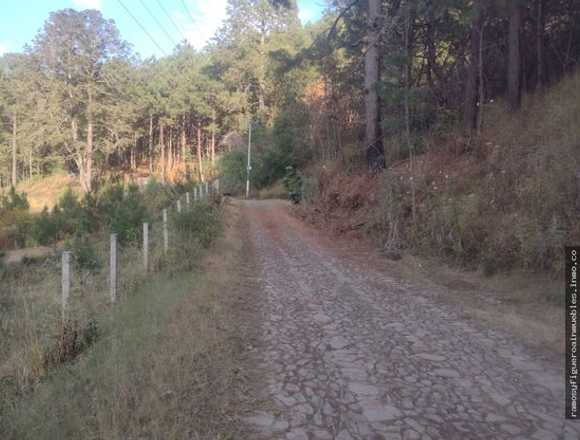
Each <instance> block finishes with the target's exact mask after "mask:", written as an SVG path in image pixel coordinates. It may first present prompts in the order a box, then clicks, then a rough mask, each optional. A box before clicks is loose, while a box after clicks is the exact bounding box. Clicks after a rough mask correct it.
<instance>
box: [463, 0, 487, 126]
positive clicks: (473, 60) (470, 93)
mask: <svg viewBox="0 0 580 440" xmlns="http://www.w3.org/2000/svg"><path fill="white" fill-rule="evenodd" d="M482 26H483V10H482V6H481V4H480V1H476V2H475V3H474V5H473V19H472V21H471V33H470V42H471V53H470V55H471V57H470V60H469V66H468V70H467V81H466V83H465V101H464V106H463V126H464V127H465V129H466V130H468V131H471V130H473V129H474V128H476V123H477V104H478V92H477V76H478V62H477V58H478V55H479V42H480V34H481V28H482Z"/></svg>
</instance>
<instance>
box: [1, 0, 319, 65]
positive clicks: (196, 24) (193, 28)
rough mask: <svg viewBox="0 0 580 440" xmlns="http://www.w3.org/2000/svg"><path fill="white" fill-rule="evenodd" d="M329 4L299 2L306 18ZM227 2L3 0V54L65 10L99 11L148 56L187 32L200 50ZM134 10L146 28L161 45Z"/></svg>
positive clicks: (169, 46)
mask: <svg viewBox="0 0 580 440" xmlns="http://www.w3.org/2000/svg"><path fill="white" fill-rule="evenodd" d="M324 2H325V0H298V8H299V16H300V19H301V21H302V22H303V23H307V22H309V21H316V20H317V19H318V18H319V17H320V16H321V14H322V11H323V10H324V8H325V5H324ZM123 4H124V5H125V6H126V7H127V9H128V10H129V12H127V11H126V10H125V9H124V8H123V6H122V5H123ZM226 4H227V0H28V1H11V0H9V1H5V2H3V4H2V14H1V15H0V55H2V54H3V53H6V52H20V51H22V50H23V48H24V45H25V44H27V43H30V42H31V41H32V39H33V38H34V36H35V35H36V34H37V32H38V31H39V30H40V28H41V27H42V25H43V23H44V21H45V20H46V18H48V14H49V12H51V11H55V10H58V9H65V8H74V9H78V10H82V9H99V10H100V11H101V12H102V14H103V16H104V17H105V18H108V19H109V18H112V19H113V20H115V23H116V24H117V27H118V28H119V31H120V32H121V36H122V37H123V39H124V40H126V41H128V42H129V43H131V44H132V45H133V47H134V49H135V51H136V52H138V53H139V54H140V55H141V56H142V57H143V58H146V57H149V56H151V55H155V56H157V57H160V56H163V55H164V53H165V54H170V53H171V52H172V49H173V47H174V42H179V41H180V40H182V38H183V37H182V36H185V37H186V38H187V39H188V41H189V42H190V43H191V44H192V45H193V46H195V47H197V48H201V47H203V46H204V45H205V44H206V43H207V41H208V40H209V39H210V38H211V37H212V36H213V35H214V33H215V31H216V30H217V29H218V28H219V26H220V25H221V23H222V20H223V19H224V18H225V14H226ZM144 5H145V6H144ZM160 5H162V6H163V9H165V11H167V13H168V15H169V17H171V19H170V18H169V17H168V16H167V15H166V14H165V12H164V10H163V9H162V8H161V6H160ZM149 11H150V12H151V14H153V15H154V16H155V18H156V19H157V22H159V24H160V25H161V27H160V26H159V24H158V23H157V22H156V20H155V19H154V18H152V16H151V15H150V14H149ZM130 14H132V15H133V16H134V17H135V18H136V19H137V20H138V21H139V22H140V23H141V24H142V25H143V26H144V27H145V28H146V29H147V31H148V32H149V33H150V34H151V36H152V37H153V40H155V42H156V43H157V44H155V43H154V42H153V41H151V39H150V38H149V37H148V36H147V34H146V33H145V32H144V31H143V30H142V29H141V28H140V27H139V25H138V24H137V23H136V22H135V20H134V19H133V18H132V17H131V15H130ZM163 29H165V31H166V32H167V34H169V35H167V34H166V33H165V32H164V30H163ZM157 46H159V47H157Z"/></svg>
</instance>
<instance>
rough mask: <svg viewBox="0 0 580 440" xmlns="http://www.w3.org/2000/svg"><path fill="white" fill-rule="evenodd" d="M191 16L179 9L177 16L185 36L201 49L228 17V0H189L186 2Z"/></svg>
mask: <svg viewBox="0 0 580 440" xmlns="http://www.w3.org/2000/svg"><path fill="white" fill-rule="evenodd" d="M186 3H187V6H188V8H189V12H190V13H191V15H192V16H193V19H194V20H195V23H193V22H192V20H191V17H190V16H189V15H186V14H185V11H177V13H176V18H177V20H178V21H179V23H178V24H179V26H180V27H181V29H183V32H184V34H185V37H186V38H187V41H189V43H190V44H191V45H192V46H193V47H195V48H197V49H201V48H202V47H203V46H205V45H206V44H207V43H208V42H209V40H210V39H211V38H212V37H213V36H214V34H215V33H216V31H217V30H218V29H219V28H220V26H221V25H222V22H223V20H224V19H225V18H226V5H227V0H197V1H195V2H193V1H191V0H189V1H187V2H186Z"/></svg>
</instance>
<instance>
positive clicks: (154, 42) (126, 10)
mask: <svg viewBox="0 0 580 440" xmlns="http://www.w3.org/2000/svg"><path fill="white" fill-rule="evenodd" d="M117 1H118V2H119V4H120V5H121V6H122V7H123V9H124V10H125V12H127V14H129V16H130V17H131V18H132V19H133V20H134V21H135V23H137V25H138V26H139V27H140V28H141V29H142V30H143V32H145V33H146V34H147V36H148V37H149V39H150V40H151V41H152V42H153V44H154V45H155V46H157V49H159V50H160V51H161V53H162V54H163V55H166V56H167V52H165V50H163V48H162V47H161V46H160V45H159V43H157V40H155V38H153V36H152V35H151V34H150V33H149V31H148V30H147V29H146V28H145V26H143V25H142V24H141V22H140V21H139V20H137V17H135V16H134V15H133V14H132V13H131V11H130V10H129V9H128V8H127V6H125V4H124V3H123V1H122V0H117Z"/></svg>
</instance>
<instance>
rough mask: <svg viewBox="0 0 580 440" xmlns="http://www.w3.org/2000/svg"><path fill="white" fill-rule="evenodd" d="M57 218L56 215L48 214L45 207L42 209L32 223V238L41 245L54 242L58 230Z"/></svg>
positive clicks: (56, 238)
mask: <svg viewBox="0 0 580 440" xmlns="http://www.w3.org/2000/svg"><path fill="white" fill-rule="evenodd" d="M57 218H58V216H57V215H51V214H50V212H49V211H48V208H47V207H45V208H44V209H43V210H42V212H41V213H40V216H39V217H37V218H36V220H35V221H34V223H33V225H32V238H33V239H34V241H35V242H36V243H38V244H40V245H42V246H46V245H49V244H54V243H56V241H57V240H58V235H59V232H60V225H59V222H58V221H57Z"/></svg>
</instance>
